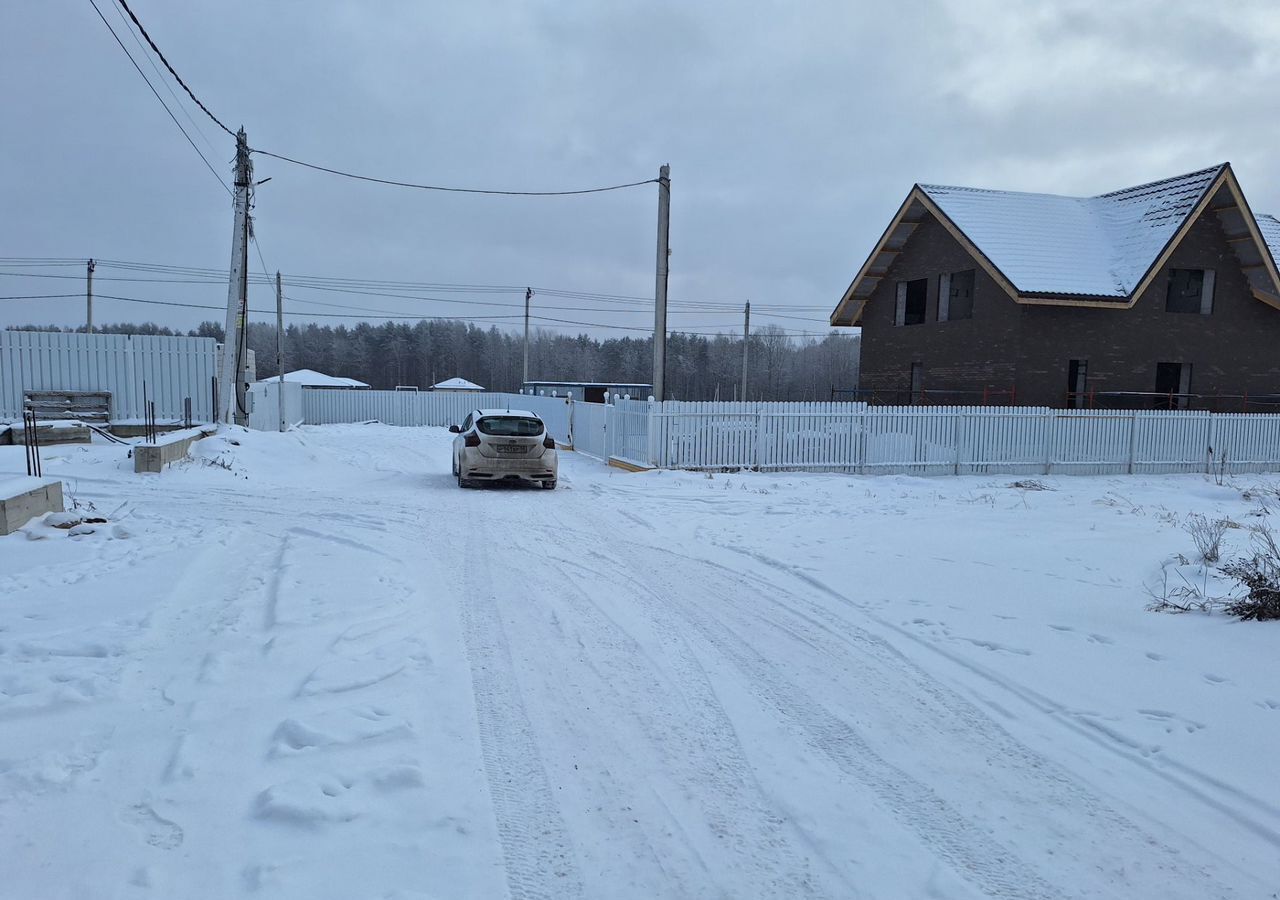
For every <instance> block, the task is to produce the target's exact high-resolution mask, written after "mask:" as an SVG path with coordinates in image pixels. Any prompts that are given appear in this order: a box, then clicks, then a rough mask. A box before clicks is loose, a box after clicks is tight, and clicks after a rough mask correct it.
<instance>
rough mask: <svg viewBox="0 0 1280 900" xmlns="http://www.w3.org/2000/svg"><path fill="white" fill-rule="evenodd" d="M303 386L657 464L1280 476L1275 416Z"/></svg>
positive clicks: (322, 411)
mask: <svg viewBox="0 0 1280 900" xmlns="http://www.w3.org/2000/svg"><path fill="white" fill-rule="evenodd" d="M302 394H303V399H302V413H303V418H304V420H305V421H306V422H309V423H316V424H323V423H329V422H361V421H368V420H378V421H382V422H386V423H388V424H392V425H450V424H456V423H459V422H461V421H462V419H463V418H464V417H465V416H466V415H467V413H469V412H470V411H471V410H472V409H476V408H484V407H497V408H508V407H509V408H512V409H517V408H521V409H529V410H531V411H533V412H535V413H537V414H538V415H539V416H541V417H542V419H543V420H544V421H545V422H546V423H547V428H548V430H549V431H550V432H551V434H552V435H553V436H554V437H555V438H556V440H557V441H559V442H560V443H561V444H564V445H567V446H572V447H573V448H574V449H576V450H578V451H579V452H583V453H587V454H590V455H592V456H596V457H599V458H601V459H618V460H622V461H625V462H628V463H632V464H635V465H639V466H652V467H658V468H680V469H725V468H741V469H756V470H761V471H784V470H795V471H812V472H824V471H826V472H853V473H865V474H895V473H896V474H918V475H941V474H957V475H968V474H994V473H1005V474H1025V475H1041V474H1079V475H1106V474H1122V473H1123V474H1135V473H1136V474H1141V473H1148V474H1160V473H1175V472H1210V471H1214V472H1217V471H1224V472H1229V473H1241V472H1263V471H1276V470H1280V415H1261V414H1244V413H1228V414H1217V413H1214V414H1211V413H1207V412H1181V411H1173V412H1163V411H1144V410H1062V409H1049V408H1047V407H971V406H962V407H918V406H907V407H887V406H877V407H872V406H867V405H866V404H862V403H688V402H677V401H668V402H666V403H650V402H646V401H641V400H618V401H616V402H615V403H612V404H609V405H604V404H596V403H581V402H573V401H570V400H566V399H563V398H553V397H531V396H521V395H519V394H500V393H485V394H465V395H459V394H438V393H430V392H424V393H404V392H401V393H396V392H393V391H322V390H307V391H303V392H302ZM273 421H274V420H273ZM272 427H274V425H272Z"/></svg>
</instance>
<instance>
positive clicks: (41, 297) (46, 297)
mask: <svg viewBox="0 0 1280 900" xmlns="http://www.w3.org/2000/svg"><path fill="white" fill-rule="evenodd" d="M83 296H84V294H23V295H21V296H16V297H0V300H60V299H62V298H64V297H83Z"/></svg>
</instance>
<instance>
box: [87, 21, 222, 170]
mask: <svg viewBox="0 0 1280 900" xmlns="http://www.w3.org/2000/svg"><path fill="white" fill-rule="evenodd" d="M89 3H90V5H92V6H93V11H94V12H96V13H97V14H98V18H99V19H101V20H102V24H103V25H106V26H107V31H110V32H111V36H112V37H113V38H115V39H116V43H117V44H119V45H120V49H121V50H123V51H124V55H125V56H127V57H129V62H131V63H133V67H134V68H135V69H137V70H138V74H139V75H141V76H142V80H143V81H145V82H146V83H147V87H149V88H150V89H151V93H153V94H155V97H156V99H157V100H159V101H160V105H161V106H163V107H164V111H165V112H167V113H168V114H169V118H170V119H173V124H174V125H177V126H178V130H179V131H181V132H182V136H183V137H184V138H186V139H187V143H188V144H190V145H191V149H192V150H194V151H196V154H197V155H198V156H199V157H200V159H201V161H202V162H203V163H204V164H205V166H206V167H207V168H208V169H209V171H210V172H212V173H213V177H214V178H216V179H218V183H219V184H221V185H222V189H223V190H224V191H226V192H227V193H228V194H230V193H232V191H231V188H230V187H229V186H228V185H227V183H226V182H225V181H223V180H222V176H221V175H219V174H218V170H217V169H215V168H214V167H213V166H212V164H210V162H209V160H208V159H207V158H206V157H205V155H204V153H203V151H201V149H200V148H199V147H197V146H196V142H195V141H193V140H192V139H191V135H189V134H187V129H185V128H183V127H182V123H181V122H179V121H178V117H177V116H175V115H174V114H173V110H171V109H169V104H167V103H165V102H164V98H163V97H161V96H160V92H159V91H157V90H156V88H155V85H153V84H152V83H151V79H150V78H148V77H147V73H146V72H144V71H142V67H141V66H139V65H138V61H137V60H135V59H134V58H133V54H132V53H130V52H129V48H128V47H126V46H125V45H124V41H122V40H120V36H119V35H118V34H116V30H115V29H114V28H112V27H111V23H110V22H108V21H107V17H106V16H104V15H103V14H102V10H100V9H98V4H97V3H96V2H94V0H89Z"/></svg>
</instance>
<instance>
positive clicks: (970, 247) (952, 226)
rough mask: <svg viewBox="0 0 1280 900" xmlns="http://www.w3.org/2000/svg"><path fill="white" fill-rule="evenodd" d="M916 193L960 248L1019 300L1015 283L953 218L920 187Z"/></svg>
mask: <svg viewBox="0 0 1280 900" xmlns="http://www.w3.org/2000/svg"><path fill="white" fill-rule="evenodd" d="M916 191H918V192H919V193H920V202H921V203H922V204H923V205H924V208H925V209H927V210H929V212H931V213H932V214H933V217H934V218H935V219H937V220H938V222H939V223H940V224H941V225H942V227H943V228H945V229H946V230H947V231H948V232H949V233H950V235H951V236H952V237H953V238H955V239H956V241H957V242H959V244H960V246H961V247H963V248H964V249H965V250H966V251H967V252H968V253H969V255H970V256H972V257H973V258H974V259H975V260H977V261H978V265H980V266H982V268H983V269H984V270H985V271H986V273H987V274H988V275H990V276H991V278H992V280H994V281H995V283H996V284H998V285H1000V287H1001V288H1003V289H1004V292H1005V293H1006V294H1008V295H1009V296H1010V297H1011V298H1013V299H1014V300H1017V299H1018V289H1017V288H1016V287H1014V286H1013V282H1011V281H1010V280H1009V279H1008V277H1007V276H1006V275H1005V274H1004V273H1003V272H1001V271H1000V269H999V268H997V267H996V264H995V263H993V262H992V261H991V260H989V259H987V255H986V254H985V253H983V252H982V251H981V250H979V249H978V245H977V244H975V243H974V242H973V241H971V240H970V239H969V236H968V235H967V234H965V233H964V231H962V230H961V228H960V226H958V225H956V223H955V222H952V221H951V218H950V217H949V216H948V215H947V214H946V213H944V212H943V211H942V209H941V208H940V207H939V206H938V204H936V203H934V202H933V200H931V199H929V196H928V195H927V194H926V193H925V192H924V191H922V190H920V187H919V185H917V186H916Z"/></svg>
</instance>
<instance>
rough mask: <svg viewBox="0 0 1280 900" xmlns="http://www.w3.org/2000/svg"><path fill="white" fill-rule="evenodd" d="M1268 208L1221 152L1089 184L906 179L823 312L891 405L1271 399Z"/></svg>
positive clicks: (1275, 338)
mask: <svg viewBox="0 0 1280 900" xmlns="http://www.w3.org/2000/svg"><path fill="white" fill-rule="evenodd" d="M1278 256H1280V221H1278V220H1277V219H1276V218H1275V217H1273V216H1267V215H1258V216H1255V215H1254V214H1253V213H1252V212H1251V211H1250V209H1249V206H1248V204H1247V203H1246V201H1245V198H1244V194H1243V192H1242V191H1241V190H1240V185H1239V183H1238V182H1237V181H1236V177H1235V174H1234V173H1233V172H1232V170H1231V166H1230V164H1228V163H1224V164H1222V165H1220V166H1214V167H1213V168H1210V169H1204V170H1201V171H1199V172H1192V173H1190V174H1187V175H1180V176H1178V177H1176V178H1167V179H1165V180H1163V181H1157V182H1153V183H1151V184H1144V185H1140V186H1138V187H1132V188H1125V189H1123V190H1119V191H1114V192H1112V193H1109V194H1102V195H1100V196H1097V197H1060V196H1055V195H1050V194H1028V193H1014V192H1009V191H991V190H979V189H975V188H962V187H941V186H937V185H922V184H917V185H916V186H915V187H913V188H912V189H911V192H910V193H909V194H908V195H907V198H906V200H905V201H903V203H902V206H901V207H900V208H899V209H898V212H897V214H896V215H894V217H893V220H892V221H891V222H890V223H889V227H888V228H887V229H885V232H884V234H883V235H882V236H881V238H880V241H879V242H878V243H877V244H876V246H875V249H874V250H872V251H871V255H870V256H869V257H867V261H866V262H865V263H864V264H863V266H862V268H861V269H860V270H859V272H858V274H857V276H856V277H855V278H854V279H853V283H852V284H850V285H849V289H848V290H847V291H845V293H844V296H843V297H842V298H841V299H840V303H839V305H838V306H837V307H836V308H835V311H834V312H833V313H832V314H831V324H832V325H860V326H862V361H861V369H862V372H861V387H862V389H863V391H864V392H865V394H866V396H867V397H868V399H871V400H873V401H876V400H878V401H880V402H889V403H913V402H914V403H920V402H926V403H945V404H970V403H983V402H987V403H991V402H998V403H1009V402H1012V403H1016V404H1018V405H1031V406H1055V407H1063V406H1074V407H1087V406H1099V407H1102V406H1106V407H1147V408H1150V407H1157V408H1167V407H1173V408H1189V407H1190V408H1213V409H1218V410H1221V411H1233V410H1250V411H1260V410H1267V411H1280V273H1278V272H1277V269H1276V258H1277V257H1278Z"/></svg>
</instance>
